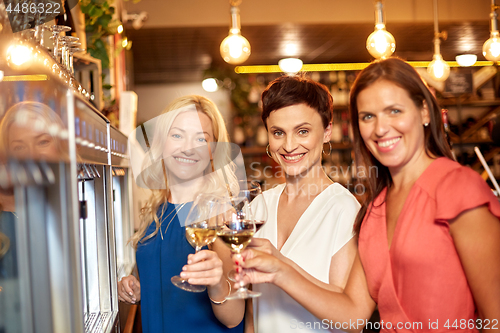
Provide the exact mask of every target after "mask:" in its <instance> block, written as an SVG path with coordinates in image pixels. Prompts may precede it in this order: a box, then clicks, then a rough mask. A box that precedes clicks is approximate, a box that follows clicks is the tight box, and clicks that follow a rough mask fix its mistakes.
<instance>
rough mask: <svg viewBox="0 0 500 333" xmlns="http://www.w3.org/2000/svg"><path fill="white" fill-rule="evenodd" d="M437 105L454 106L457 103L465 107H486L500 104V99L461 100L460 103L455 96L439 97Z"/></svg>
mask: <svg viewBox="0 0 500 333" xmlns="http://www.w3.org/2000/svg"><path fill="white" fill-rule="evenodd" d="M438 104H439V106H442V107H444V106H456V105H457V104H460V105H461V106H467V107H486V106H498V105H500V99H490V100H481V99H478V100H466V101H461V102H460V103H459V102H458V100H457V99H456V98H447V99H440V100H439V101H438Z"/></svg>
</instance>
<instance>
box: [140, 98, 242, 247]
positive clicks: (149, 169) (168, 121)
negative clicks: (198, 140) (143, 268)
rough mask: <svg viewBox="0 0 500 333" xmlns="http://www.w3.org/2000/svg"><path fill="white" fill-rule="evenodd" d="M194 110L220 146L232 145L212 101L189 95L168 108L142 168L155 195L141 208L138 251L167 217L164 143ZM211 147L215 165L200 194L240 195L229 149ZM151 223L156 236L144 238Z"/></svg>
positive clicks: (207, 172) (142, 176)
mask: <svg viewBox="0 0 500 333" xmlns="http://www.w3.org/2000/svg"><path fill="white" fill-rule="evenodd" d="M194 110H196V111H198V112H201V113H204V114H205V115H207V116H208V117H209V118H210V120H211V122H212V129H213V133H214V138H215V142H216V143H223V142H229V135H228V133H227V129H226V126H225V123H224V119H223V118H222V115H221V114H220V112H219V110H218V108H217V106H216V105H215V104H214V103H213V102H212V101H211V100H209V99H208V98H206V97H203V96H198V95H188V96H183V97H180V98H177V99H175V100H174V101H173V102H172V103H171V104H170V105H169V106H167V108H166V109H165V110H164V111H163V112H162V114H161V115H160V116H159V119H158V122H157V123H156V127H155V130H154V135H153V140H152V142H151V148H150V150H149V151H148V152H147V153H146V157H145V158H144V162H143V166H142V170H143V171H142V172H141V174H140V175H139V179H138V181H139V182H142V183H143V184H145V185H146V186H147V187H148V188H150V189H151V191H152V194H151V196H150V198H149V199H148V201H147V202H146V204H145V205H144V207H142V208H141V213H140V218H141V222H140V226H139V230H138V231H137V232H136V233H135V234H134V235H133V236H132V237H131V239H130V242H131V243H132V245H133V247H134V248H137V246H138V244H139V243H142V242H144V241H146V240H148V239H150V238H152V237H154V236H155V235H156V234H157V233H158V231H159V229H160V227H161V221H160V217H161V215H162V214H163V213H164V211H165V209H166V205H163V208H162V210H161V212H160V211H159V207H160V206H161V205H162V204H164V203H166V202H167V199H168V197H169V195H170V190H169V185H168V176H167V177H165V174H164V167H163V165H164V164H163V163H162V159H163V156H162V154H163V147H164V143H165V142H166V139H167V137H168V134H169V131H170V128H171V126H172V123H173V122H174V120H175V118H176V117H177V116H178V115H179V114H180V113H182V112H188V111H194ZM210 146H211V147H212V148H213V150H212V158H213V161H212V162H211V163H209V164H208V166H207V168H206V169H205V172H204V173H205V176H204V177H203V178H204V180H205V181H204V185H203V186H202V188H201V189H200V191H199V193H213V194H215V195H221V196H222V195H227V191H228V188H227V186H229V188H230V190H231V192H232V193H235V192H237V190H238V181H237V177H236V174H235V168H236V167H235V164H234V163H233V162H232V161H231V154H230V147H229V145H226V144H215V145H213V146H212V145H210ZM167 175H168V173H167ZM226 180H227V183H226ZM226 184H227V185H226ZM159 185H160V186H159ZM197 194H198V193H193V198H194V197H196V195H197ZM151 221H154V222H155V224H156V229H155V231H154V232H153V233H151V234H149V235H148V236H147V237H144V236H145V234H146V230H147V229H148V227H149V225H150V224H151Z"/></svg>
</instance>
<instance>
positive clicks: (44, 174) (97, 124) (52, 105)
mask: <svg viewBox="0 0 500 333" xmlns="http://www.w3.org/2000/svg"><path fill="white" fill-rule="evenodd" d="M34 19H36V18H34ZM16 20H17V21H16V22H17V24H20V25H22V26H23V27H27V25H26V24H28V23H29V22H31V21H32V19H29V21H26V20H28V19H27V18H26V17H23V16H19V17H18V18H17V19H16ZM43 29H44V28H38V27H37V29H35V30H34V31H33V32H30V33H28V32H23V33H20V34H15V35H12V34H11V35H6V34H0V52H4V53H3V54H7V61H6V62H3V63H1V64H0V70H1V71H3V75H4V77H3V80H1V81H0V331H2V332H6V333H13V332H26V333H34V332H75V333H83V332H118V331H119V327H118V326H119V324H118V316H117V314H118V297H117V292H116V285H117V256H118V261H119V265H120V268H119V269H120V274H129V273H130V271H131V269H132V266H133V265H134V256H133V251H132V249H131V247H130V246H128V247H127V245H126V241H127V240H128V238H129V237H130V236H131V233H132V232H133V230H132V227H131V222H130V218H129V216H130V207H131V204H130V200H131V198H130V193H131V191H130V181H129V180H128V177H129V176H128V174H129V172H128V160H129V159H128V156H127V147H126V144H127V138H126V137H125V136H124V135H123V134H121V133H120V132H119V131H118V130H116V129H114V128H112V127H111V126H110V124H109V121H108V120H107V119H106V118H105V117H104V116H103V115H102V114H101V113H100V112H99V111H98V110H97V109H96V108H95V107H94V106H93V105H92V103H91V102H90V101H91V99H90V93H89V91H87V89H86V88H85V87H83V86H82V84H81V83H79V82H78V80H77V79H76V78H75V76H74V71H73V66H72V55H73V53H75V52H79V51H81V49H80V48H78V46H79V43H78V41H77V38H75V37H71V36H60V33H61V32H63V31H68V30H69V28H68V27H64V26H52V27H51V28H50V30H51V31H52V34H53V36H52V38H53V39H54V41H55V45H54V48H53V50H52V52H50V51H49V50H47V48H46V47H45V46H44V45H42V44H43V43H42V40H41V39H39V37H38V36H40V35H39V32H40V31H43ZM59 60H61V61H62V60H64V64H63V63H61V62H59ZM16 135H17V136H16ZM29 140H31V141H29ZM28 141H29V142H28ZM115 215H116V216H115ZM116 226H118V227H116ZM115 234H116V235H117V237H115ZM117 245H118V248H117ZM4 272H5V274H3V273H4Z"/></svg>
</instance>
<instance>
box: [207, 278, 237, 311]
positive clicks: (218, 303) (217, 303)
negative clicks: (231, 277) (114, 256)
mask: <svg viewBox="0 0 500 333" xmlns="http://www.w3.org/2000/svg"><path fill="white" fill-rule="evenodd" d="M226 282H227V285H228V286H229V292H228V293H227V296H229V295H231V283H230V282H229V281H228V280H227V279H226ZM208 298H209V299H210V301H211V302H212V303H214V304H215V305H221V304H224V303H225V302H226V301H227V299H226V298H224V299H223V300H222V301H220V302H219V301H214V300H213V299H212V297H210V295H208Z"/></svg>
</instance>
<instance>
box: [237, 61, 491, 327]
mask: <svg viewBox="0 0 500 333" xmlns="http://www.w3.org/2000/svg"><path fill="white" fill-rule="evenodd" d="M350 107H351V119H352V124H353V133H354V146H355V149H356V153H357V158H358V162H363V163H364V166H365V168H366V170H370V173H369V175H368V176H369V184H370V186H369V188H368V200H367V201H366V202H365V204H364V205H363V206H362V208H361V210H360V212H359V214H358V216H357V219H356V232H357V234H358V237H359V238H358V239H359V240H358V252H359V255H358V256H357V258H356V259H355V262H354V264H353V268H352V270H351V273H350V276H349V280H348V282H347V285H346V287H345V289H344V290H343V292H335V291H331V290H325V289H322V288H321V287H320V286H317V285H314V284H313V283H310V282H309V281H307V279H304V278H303V277H302V276H301V275H300V274H299V273H298V272H297V271H296V270H294V269H293V268H292V267H290V266H289V265H287V264H286V263H284V262H282V261H280V260H279V259H277V258H275V257H273V256H272V255H269V254H266V253H264V252H259V251H256V250H255V249H249V250H247V251H246V252H244V253H243V256H244V259H245V262H244V264H243V266H244V267H245V269H246V273H247V276H246V279H247V280H248V281H249V282H251V283H262V282H268V283H273V284H275V285H276V286H278V287H280V288H282V289H283V290H284V291H285V292H287V293H288V294H289V295H290V296H291V297H293V298H294V299H295V300H296V301H297V302H299V303H300V304H302V305H303V306H304V307H305V308H306V309H308V310H309V311H310V312H311V313H313V314H314V315H315V316H316V317H318V318H319V319H322V323H323V324H324V328H330V329H331V328H342V329H344V330H347V331H352V332H359V331H360V330H361V329H363V328H364V327H365V325H366V324H367V319H368V318H369V317H370V315H371V314H372V312H373V310H374V309H375V306H377V305H378V309H379V312H380V318H381V321H380V322H379V323H376V324H375V325H370V324H368V326H367V328H374V329H377V328H380V329H381V331H382V332H417V331H418V332H431V331H432V332H444V331H452V330H453V331H462V332H476V331H478V329H482V330H484V331H488V332H498V331H500V323H499V320H500V222H499V217H500V204H499V202H498V199H497V198H496V197H495V196H494V195H493V193H492V191H491V190H490V188H489V187H488V186H487V184H486V183H485V182H484V181H483V180H482V178H481V177H480V176H479V174H477V173H476V172H474V171H472V170H471V169H469V168H467V167H464V166H461V165H460V164H458V163H457V162H455V161H453V160H452V155H451V152H450V149H449V147H448V145H447V143H446V141H445V139H444V133H443V130H442V120H441V115H440V109H439V107H438V105H437V102H436V100H435V98H434V96H433V95H432V94H431V93H430V91H429V89H428V88H427V86H426V85H425V84H424V82H423V81H422V80H421V78H420V76H419V75H418V73H417V72H416V71H415V70H414V69H413V68H412V67H411V66H410V65H409V64H407V63H406V62H404V61H402V60H400V59H397V58H389V59H384V60H380V61H376V62H374V63H372V64H370V66H368V67H367V68H366V69H365V70H363V71H362V72H361V73H360V74H359V75H358V77H357V79H356V82H355V83H354V86H353V88H352V90H351V98H350ZM311 260H313V258H311ZM373 326H375V327H373Z"/></svg>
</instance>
